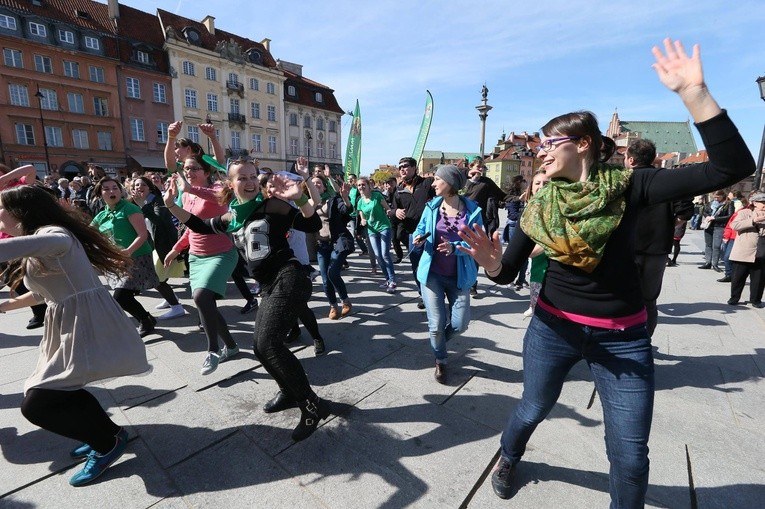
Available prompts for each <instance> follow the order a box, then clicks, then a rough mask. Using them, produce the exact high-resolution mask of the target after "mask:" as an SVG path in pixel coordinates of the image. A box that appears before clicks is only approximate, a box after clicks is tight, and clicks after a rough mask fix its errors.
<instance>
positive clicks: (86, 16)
mask: <svg viewBox="0 0 765 509" xmlns="http://www.w3.org/2000/svg"><path fill="white" fill-rule="evenodd" d="M75 12H76V13H77V17H78V18H82V19H90V14H88V13H87V12H85V11H81V10H79V9H77V10H76V11H75Z"/></svg>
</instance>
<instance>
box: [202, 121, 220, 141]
mask: <svg viewBox="0 0 765 509" xmlns="http://www.w3.org/2000/svg"><path fill="white" fill-rule="evenodd" d="M199 130H200V131H202V133H204V135H205V136H207V137H208V138H210V139H211V140H212V139H215V138H216V137H217V136H216V134H215V125H213V124H199Z"/></svg>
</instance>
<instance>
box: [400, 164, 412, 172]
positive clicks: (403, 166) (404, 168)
mask: <svg viewBox="0 0 765 509" xmlns="http://www.w3.org/2000/svg"><path fill="white" fill-rule="evenodd" d="M411 167H412V165H411V164H402V165H401V166H399V167H398V169H399V171H401V170H406V169H407V168H411Z"/></svg>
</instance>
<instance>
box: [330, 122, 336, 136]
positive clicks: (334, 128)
mask: <svg viewBox="0 0 765 509" xmlns="http://www.w3.org/2000/svg"><path fill="white" fill-rule="evenodd" d="M329 132H331V133H336V132H337V122H335V121H334V120H330V121H329Z"/></svg>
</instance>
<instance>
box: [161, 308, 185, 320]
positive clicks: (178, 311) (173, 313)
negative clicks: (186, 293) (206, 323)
mask: <svg viewBox="0 0 765 509" xmlns="http://www.w3.org/2000/svg"><path fill="white" fill-rule="evenodd" d="M185 314H186V310H185V309H183V306H182V305H181V304H176V305H175V306H170V311H168V312H167V313H165V314H164V315H160V316H158V317H157V320H170V319H171V318H178V317H179V316H183V315H185Z"/></svg>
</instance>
